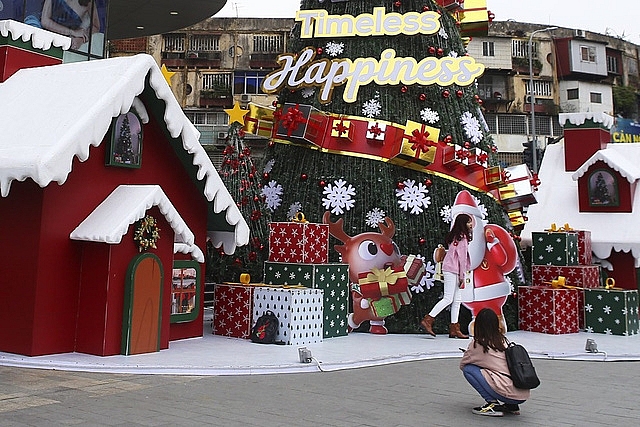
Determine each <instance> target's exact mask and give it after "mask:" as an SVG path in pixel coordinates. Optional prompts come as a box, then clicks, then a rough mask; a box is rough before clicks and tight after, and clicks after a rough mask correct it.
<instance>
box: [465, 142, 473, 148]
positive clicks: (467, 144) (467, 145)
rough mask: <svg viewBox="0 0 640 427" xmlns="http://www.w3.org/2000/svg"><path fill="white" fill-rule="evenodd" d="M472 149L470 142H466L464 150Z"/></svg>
mask: <svg viewBox="0 0 640 427" xmlns="http://www.w3.org/2000/svg"><path fill="white" fill-rule="evenodd" d="M469 147H471V143H470V142H469V141H465V142H464V148H466V149H469Z"/></svg>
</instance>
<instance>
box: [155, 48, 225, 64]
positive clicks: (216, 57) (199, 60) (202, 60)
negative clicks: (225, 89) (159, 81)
mask: <svg viewBox="0 0 640 427" xmlns="http://www.w3.org/2000/svg"><path fill="white" fill-rule="evenodd" d="M160 64H161V65H166V66H167V67H168V68H172V67H173V68H179V67H187V68H220V65H221V64H222V52H220V51H212V52H195V51H193V52H192V51H189V52H182V53H176V52H163V54H162V59H161V61H160Z"/></svg>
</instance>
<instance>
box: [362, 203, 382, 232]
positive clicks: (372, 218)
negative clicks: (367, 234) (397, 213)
mask: <svg viewBox="0 0 640 427" xmlns="http://www.w3.org/2000/svg"><path fill="white" fill-rule="evenodd" d="M386 216H387V214H386V213H385V211H383V210H382V209H379V208H373V209H371V210H370V211H369V212H367V216H366V218H367V219H366V221H365V223H366V224H367V225H368V226H369V227H371V228H378V224H380V223H381V222H384V219H385V218H386Z"/></svg>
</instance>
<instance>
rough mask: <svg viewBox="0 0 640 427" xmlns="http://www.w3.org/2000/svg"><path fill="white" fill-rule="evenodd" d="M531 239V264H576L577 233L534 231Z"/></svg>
mask: <svg viewBox="0 0 640 427" xmlns="http://www.w3.org/2000/svg"><path fill="white" fill-rule="evenodd" d="M531 241H532V243H533V248H532V254H533V257H532V264H536V265H562V266H566V265H578V233H574V232H555V231H545V232H538V231H534V232H533V233H531Z"/></svg>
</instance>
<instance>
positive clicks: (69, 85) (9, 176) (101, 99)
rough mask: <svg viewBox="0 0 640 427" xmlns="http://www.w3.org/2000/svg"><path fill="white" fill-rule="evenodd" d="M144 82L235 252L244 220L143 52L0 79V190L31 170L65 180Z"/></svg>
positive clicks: (217, 242) (244, 237) (45, 180)
mask: <svg viewBox="0 0 640 427" xmlns="http://www.w3.org/2000/svg"><path fill="white" fill-rule="evenodd" d="M12 24H13V23H12ZM145 88H150V89H151V91H152V93H153V94H154V95H155V97H156V98H157V100H161V101H163V105H164V117H163V119H164V122H165V125H166V128H167V130H168V132H169V134H170V136H171V137H172V138H175V139H176V140H177V141H179V142H178V143H180V142H181V143H182V148H183V149H184V151H185V152H186V153H188V154H189V155H190V157H189V158H190V161H191V162H192V164H193V165H194V166H195V168H196V169H197V170H196V173H195V175H196V176H195V178H196V179H197V180H198V182H201V183H202V190H203V193H204V196H205V198H206V199H207V201H209V202H210V204H211V211H212V213H213V214H216V215H218V214H219V215H218V216H220V215H224V220H225V221H226V224H224V226H226V227H222V226H221V227H219V228H220V230H221V231H226V232H230V231H232V232H233V235H234V240H233V241H232V242H228V241H227V242H226V244H225V245H224V250H225V252H226V253H228V254H231V253H233V252H234V251H235V247H236V245H239V246H242V245H245V244H247V243H248V241H249V227H248V226H247V224H246V222H245V220H244V219H243V217H242V214H241V213H240V210H239V209H238V207H237V206H236V204H235V202H234V201H233V199H232V197H231V195H230V194H229V192H228V191H227V189H226V187H225V186H224V183H223V182H222V180H221V179H220V176H219V175H218V172H217V171H216V169H215V167H214V166H213V164H212V163H211V160H210V159H209V156H208V155H207V153H206V152H205V150H204V149H203V148H202V145H200V142H199V138H200V133H199V132H198V130H197V129H196V128H195V127H194V126H193V124H192V123H191V122H190V121H189V119H187V117H186V116H185V115H184V113H183V111H182V109H181V107H180V105H179V104H178V102H177V100H176V99H175V97H174V96H173V93H172V92H171V88H170V87H169V85H168V84H167V82H166V80H165V79H164V76H163V75H162V72H161V70H160V68H159V67H158V65H157V64H156V62H155V61H154V59H153V58H152V57H151V56H150V55H146V54H140V55H135V56H130V57H119V58H110V59H101V60H95V61H85V62H75V63H67V64H61V65H52V66H46V67H36V68H29V69H22V70H20V71H18V72H17V73H15V74H14V75H13V76H11V77H10V78H9V79H7V80H6V81H5V82H3V83H0V99H1V100H2V102H1V103H0V194H1V196H2V197H6V196H7V195H8V194H9V191H10V187H11V183H12V182H13V181H14V180H18V181H24V180H25V179H27V178H30V179H32V180H33V181H35V182H36V183H37V184H38V185H40V186H41V187H45V186H47V185H49V184H50V183H51V182H53V181H55V182H57V183H58V184H63V183H64V182H65V181H66V179H67V176H68V174H69V173H70V172H71V168H72V162H73V159H74V157H78V159H79V160H80V161H85V160H86V159H87V158H88V156H89V148H90V147H91V146H98V145H100V144H101V143H102V141H103V139H104V137H105V135H106V133H107V132H108V130H109V127H110V126H111V119H112V118H113V117H116V116H118V115H120V114H123V113H126V112H128V111H129V110H130V109H131V108H132V106H133V108H134V109H136V110H137V111H141V110H143V109H144V106H143V105H142V102H141V101H140V100H139V99H138V96H139V95H141V94H142V92H143V91H144V90H145ZM144 119H145V116H144V115H143V121H144ZM210 222H211V221H210ZM219 222H222V221H219ZM209 228H210V229H211V227H209ZM213 231H214V232H213V233H212V234H211V235H212V238H213V240H212V243H213V244H214V246H216V247H220V246H221V245H222V244H223V242H224V241H225V239H224V237H218V236H217V234H216V232H217V231H218V228H214V229H213Z"/></svg>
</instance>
